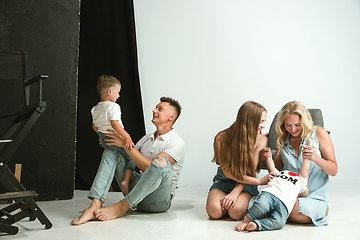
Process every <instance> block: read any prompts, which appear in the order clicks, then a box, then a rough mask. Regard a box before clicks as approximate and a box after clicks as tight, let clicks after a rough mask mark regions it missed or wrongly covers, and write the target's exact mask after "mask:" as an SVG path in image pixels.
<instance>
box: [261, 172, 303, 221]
mask: <svg viewBox="0 0 360 240" xmlns="http://www.w3.org/2000/svg"><path fill="white" fill-rule="evenodd" d="M275 172H276V174H277V176H276V177H274V178H273V179H271V180H270V182H269V183H268V185H267V186H266V187H265V188H264V189H263V190H262V192H268V193H271V194H272V195H274V196H276V197H277V198H279V199H280V201H282V202H283V203H284V204H285V206H286V208H287V210H288V213H289V214H290V213H291V210H292V209H293V207H294V205H295V201H296V199H297V197H298V195H299V193H302V192H304V191H305V189H306V186H307V182H308V178H303V177H301V176H300V175H298V174H296V173H293V172H290V171H287V170H283V171H281V172H279V170H277V169H276V170H275Z"/></svg>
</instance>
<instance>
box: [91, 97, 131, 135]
mask: <svg viewBox="0 0 360 240" xmlns="http://www.w3.org/2000/svg"><path fill="white" fill-rule="evenodd" d="M91 115H92V118H93V123H94V124H95V126H96V127H97V129H98V131H99V132H102V133H109V132H108V131H107V129H111V130H114V129H113V127H112V126H111V120H118V122H119V124H120V126H121V127H123V128H124V125H123V123H122V121H121V109H120V105H119V104H117V103H114V102H111V101H105V102H99V103H98V104H97V105H96V106H95V107H93V108H92V109H91Z"/></svg>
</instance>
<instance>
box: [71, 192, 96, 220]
mask: <svg viewBox="0 0 360 240" xmlns="http://www.w3.org/2000/svg"><path fill="white" fill-rule="evenodd" d="M101 207H102V202H101V201H100V200H98V199H95V198H94V199H93V201H92V203H91V205H90V207H89V208H88V209H86V210H85V212H83V214H81V215H80V217H77V218H75V219H73V220H72V221H71V225H74V226H77V225H81V224H84V223H86V222H87V221H92V220H97V218H96V216H95V214H94V212H95V210H97V209H100V208H101Z"/></svg>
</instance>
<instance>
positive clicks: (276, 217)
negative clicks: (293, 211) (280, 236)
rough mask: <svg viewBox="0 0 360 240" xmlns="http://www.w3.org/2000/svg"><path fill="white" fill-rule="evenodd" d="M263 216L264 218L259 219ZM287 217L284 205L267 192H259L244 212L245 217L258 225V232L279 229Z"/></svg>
mask: <svg viewBox="0 0 360 240" xmlns="http://www.w3.org/2000/svg"><path fill="white" fill-rule="evenodd" d="M263 215H266V218H263V219H260V217H261V216H263ZM288 215H289V214H288V211H287V209H286V206H285V204H284V203H283V202H281V201H280V200H279V199H278V198H277V197H275V196H274V195H272V194H271V193H268V192H261V193H260V195H258V196H257V197H256V199H255V201H254V203H253V205H252V206H251V207H250V208H249V209H248V211H247V212H246V216H247V217H248V218H249V219H250V220H251V221H253V222H255V223H256V224H257V225H258V227H259V231H261V230H262V231H267V230H276V229H281V228H282V227H284V225H285V223H286V220H287V218H288Z"/></svg>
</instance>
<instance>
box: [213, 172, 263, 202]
mask: <svg viewBox="0 0 360 240" xmlns="http://www.w3.org/2000/svg"><path fill="white" fill-rule="evenodd" d="M236 184H237V182H235V181H234V180H231V179H229V178H227V177H225V174H224V172H223V171H222V170H221V168H218V171H217V174H216V175H215V177H214V178H213V185H212V186H211V187H210V190H209V191H211V190H213V189H219V190H220V191H223V192H224V193H226V194H229V193H230V192H231V191H232V190H233V189H234V188H235V186H236ZM243 192H247V193H249V194H250V195H251V196H253V197H254V196H257V195H258V194H259V191H258V189H257V185H249V184H248V185H246V186H245V188H244V190H243Z"/></svg>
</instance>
